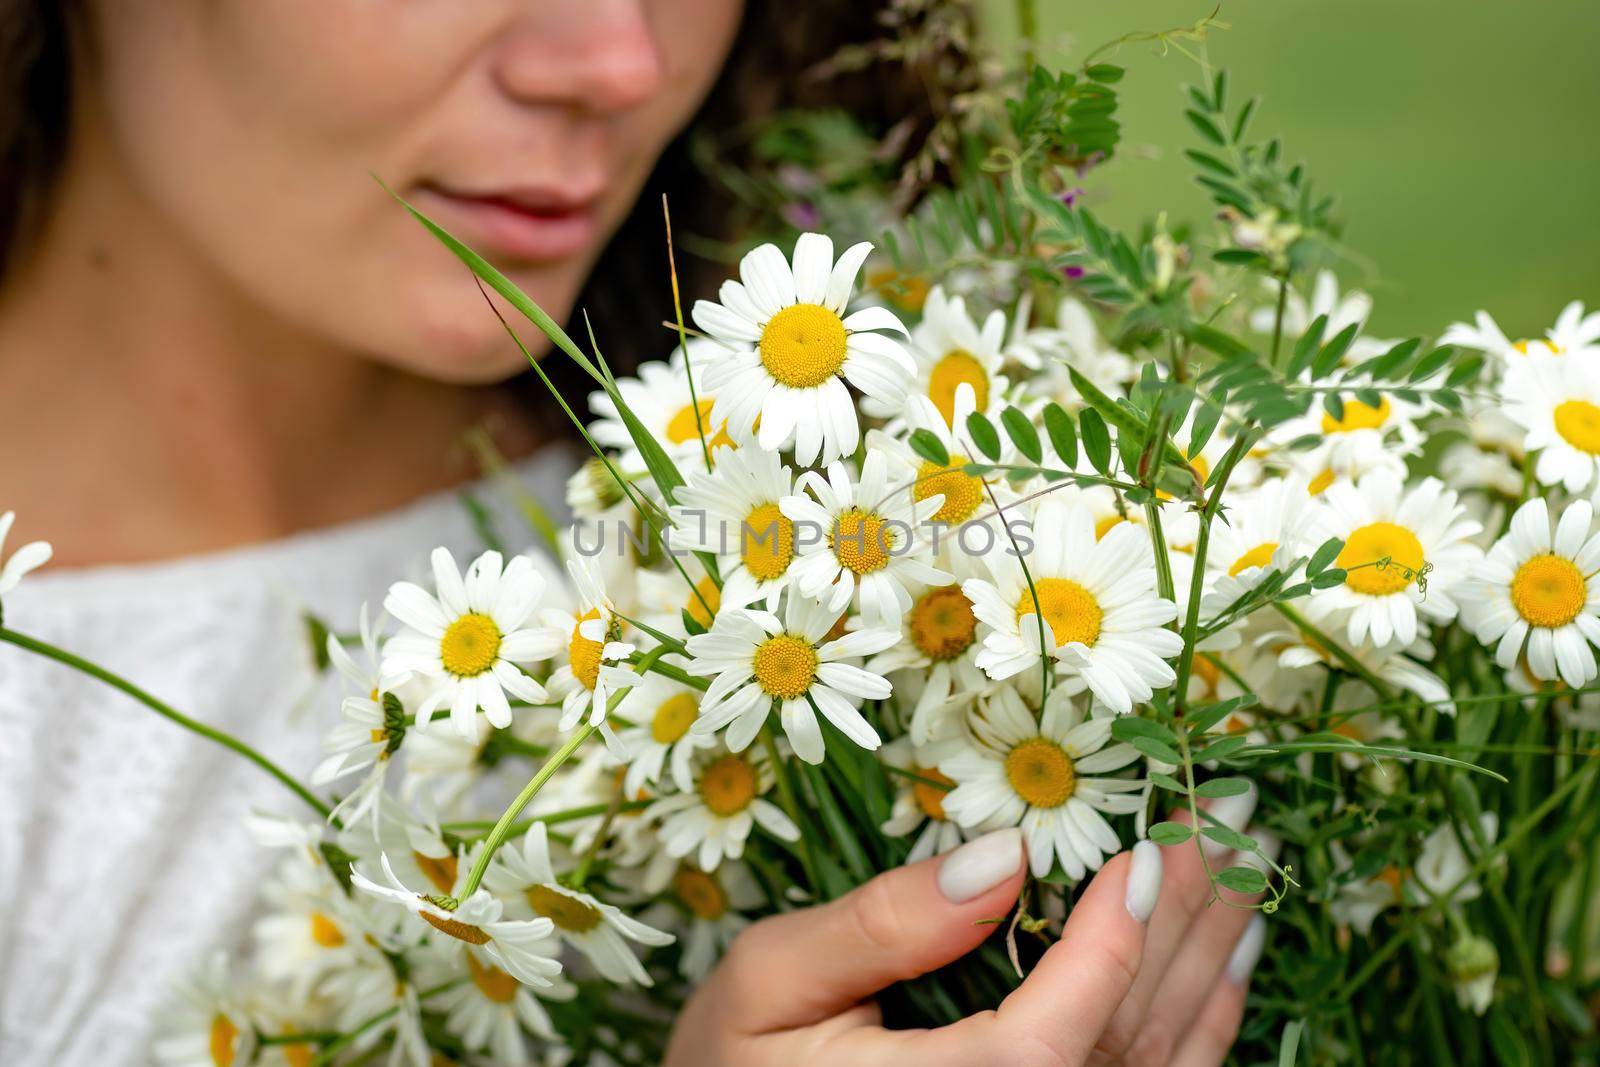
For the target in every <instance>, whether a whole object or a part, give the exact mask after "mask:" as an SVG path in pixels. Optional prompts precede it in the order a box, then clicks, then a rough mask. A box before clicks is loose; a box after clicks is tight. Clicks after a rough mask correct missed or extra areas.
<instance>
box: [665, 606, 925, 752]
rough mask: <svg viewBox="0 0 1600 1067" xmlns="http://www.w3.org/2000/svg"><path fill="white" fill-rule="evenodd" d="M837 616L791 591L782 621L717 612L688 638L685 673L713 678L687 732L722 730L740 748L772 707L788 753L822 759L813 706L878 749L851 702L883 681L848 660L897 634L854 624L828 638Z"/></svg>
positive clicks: (883, 691)
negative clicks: (714, 618) (688, 659)
mask: <svg viewBox="0 0 1600 1067" xmlns="http://www.w3.org/2000/svg"><path fill="white" fill-rule="evenodd" d="M842 618H843V611H842V610H840V609H834V610H829V609H828V608H827V607H826V606H825V605H822V604H818V603H817V602H815V601H813V600H808V599H806V598H805V597H799V596H795V595H793V594H790V596H789V599H788V602H787V603H786V604H785V605H784V612H783V618H782V619H781V620H780V619H779V618H778V616H776V615H774V614H772V613H771V612H766V611H756V610H755V609H752V608H740V609H735V610H725V611H723V612H722V613H721V614H719V615H718V616H717V621H716V624H715V625H713V626H712V627H711V632H710V633H705V634H697V635H695V636H694V637H691V638H689V642H688V648H689V654H690V655H691V656H693V657H694V662H693V663H692V664H690V666H689V673H691V674H696V675H700V676H702V677H711V678H712V679H713V681H712V682H711V685H710V687H709V688H708V689H707V690H706V694H705V698H704V700H703V701H702V703H701V705H700V718H698V719H697V720H695V723H694V725H693V726H692V727H690V730H691V731H693V732H695V733H701V734H712V733H714V732H716V731H718V730H721V729H722V728H723V727H727V728H728V732H727V736H726V741H727V744H728V747H729V748H731V749H732V750H733V751H735V752H743V751H744V750H745V749H746V748H748V747H749V745H750V742H751V741H754V740H755V737H756V734H757V733H759V732H760V731H761V727H762V726H763V724H765V723H766V721H767V716H768V714H769V713H770V712H771V711H772V710H773V708H775V707H776V708H777V709H778V712H779V720H780V722H782V724H783V731H784V733H785V734H787V735H788V738H789V743H790V744H791V745H793V746H794V750H795V754H796V755H797V756H799V757H800V758H801V759H803V760H805V761H806V762H807V763H821V762H822V756H823V739H822V727H821V726H820V725H819V724H818V722H817V715H816V713H817V712H818V711H820V712H822V714H823V716H824V717H825V718H826V719H827V720H828V721H829V722H831V723H832V724H833V725H834V726H836V727H838V728H839V730H840V731H841V732H842V733H843V734H844V735H845V736H846V737H848V738H849V739H850V740H851V741H854V742H855V743H856V744H858V745H860V746H861V747H862V748H865V749H875V748H877V747H878V746H879V745H880V744H882V741H881V740H880V739H879V737H878V732H877V731H876V730H874V729H873V728H872V724H871V723H869V722H867V720H866V718H865V717H864V716H862V714H861V712H860V711H859V710H858V707H859V705H860V703H861V701H862V700H882V699H884V698H886V697H887V696H888V695H889V693H890V691H891V690H890V686H889V683H888V682H887V681H885V680H884V679H883V678H881V677H879V676H877V675H875V674H872V673H870V672H868V671H865V670H863V669H862V668H861V667H859V666H857V665H856V664H855V663H853V662H851V661H853V660H856V659H858V658H860V657H862V656H870V655H872V654H873V653H875V652H882V651H883V650H884V649H886V648H889V647H890V646H891V645H893V644H894V643H895V642H896V641H898V640H899V639H900V635H899V633H898V632H897V631H894V630H885V629H860V630H855V631H852V632H850V633H846V634H844V635H843V636H840V637H837V638H832V637H831V635H832V632H833V630H834V628H835V627H836V626H837V625H838V624H839V622H840V620H841V619H842ZM813 709H815V710H813Z"/></svg>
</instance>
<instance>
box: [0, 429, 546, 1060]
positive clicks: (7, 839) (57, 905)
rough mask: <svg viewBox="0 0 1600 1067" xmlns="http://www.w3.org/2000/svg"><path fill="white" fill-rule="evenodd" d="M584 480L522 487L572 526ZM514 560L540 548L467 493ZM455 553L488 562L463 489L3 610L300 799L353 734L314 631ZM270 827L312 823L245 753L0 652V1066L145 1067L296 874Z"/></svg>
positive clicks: (350, 624)
mask: <svg viewBox="0 0 1600 1067" xmlns="http://www.w3.org/2000/svg"><path fill="white" fill-rule="evenodd" d="M573 465H574V464H573V460H572V458H571V456H570V455H568V454H567V453H564V452H557V451H553V450H550V449H546V450H545V451H544V452H542V453H540V454H539V455H538V456H535V457H533V458H531V459H529V460H527V461H525V462H524V463H522V464H521V465H520V466H519V467H518V468H517V473H518V474H519V475H520V480H521V481H522V482H523V484H524V486H525V488H527V489H529V490H530V491H531V492H532V493H533V495H534V496H535V497H536V498H537V499H539V500H540V501H541V502H543V503H544V504H545V505H546V506H547V507H548V508H550V509H551V510H552V513H553V514H554V513H556V512H557V511H558V509H559V502H560V500H561V499H562V489H563V484H564V480H565V478H566V475H567V474H568V473H569V472H570V471H571V470H572V467H573ZM469 488H470V489H471V490H472V491H473V495H474V497H475V498H476V499H478V500H479V501H480V502H482V503H483V504H485V505H486V506H487V507H488V509H489V512H490V515H491V519H492V521H493V524H494V527H495V529H496V530H497V531H498V533H499V535H500V536H501V537H502V538H503V539H504V543H505V545H506V546H507V548H508V550H516V549H518V548H521V547H523V546H525V545H526V544H527V543H528V541H529V540H530V537H529V536H528V534H527V532H526V531H527V527H526V525H525V524H524V523H523V522H522V520H520V519H519V518H517V517H516V515H515V510H514V507H513V506H512V505H511V504H510V503H509V502H508V501H505V500H503V499H502V496H503V494H500V493H497V492H495V490H494V489H493V488H492V487H490V486H489V485H488V484H487V483H483V484H480V485H478V486H474V487H469ZM440 544H443V545H446V546H448V547H450V549H451V550H452V551H453V552H455V553H456V556H457V559H458V561H460V562H461V563H462V565H463V566H464V565H465V563H466V562H467V559H468V558H470V556H471V555H472V554H474V553H476V552H477V551H479V550H480V549H481V548H482V547H483V542H482V538H481V536H480V534H479V533H478V532H477V530H476V528H475V527H474V524H473V522H472V521H471V519H470V517H469V514H468V512H467V510H466V508H465V506H464V505H463V503H462V502H461V501H460V499H459V497H458V493H457V492H456V491H450V492H446V493H441V494H437V495H435V496H431V497H428V498H425V499H424V500H421V501H419V502H417V503H414V504H412V505H409V506H407V507H405V508H402V509H400V510H398V511H395V512H391V513H388V514H386V515H383V516H380V517H377V518H373V519H367V520H363V521H360V522H355V523H351V524H347V525H342V526H338V527H333V528H329V529H324V530H318V531H313V532H309V533H305V534H300V535H297V536H294V537H291V538H288V539H285V540H282V541H277V542H271V543H268V544H263V545H257V546H250V547H246V548H241V549H236V550H231V551H226V552H220V553H216V554H211V555H206V556H201V557H195V558H191V559H186V560H178V561H174V562H163V563H154V564H145V565H136V566H126V567H97V568H90V569H85V570H81V571H57V572H55V573H51V572H50V571H49V569H48V568H47V569H46V570H44V571H41V572H38V573H35V574H34V575H32V576H30V577H29V578H28V579H26V580H25V581H24V582H23V583H22V585H21V586H20V587H19V588H18V589H16V590H14V591H13V592H12V593H11V594H9V595H8V596H7V597H6V604H5V613H6V623H7V625H9V626H11V627H13V628H15V629H17V630H19V631H21V632H24V633H27V634H29V635H30V636H33V637H37V638H39V639H41V640H44V641H48V642H50V643H51V644H55V645H58V646H60V647H62V648H65V649H67V650H69V651H72V652H75V653H77V654H79V655H82V656H84V657H86V658H87V659H89V660H91V661H93V662H95V663H98V664H100V665H102V666H104V667H106V668H108V669H110V670H112V671H115V672H117V673H119V674H121V675H123V676H124V677H126V678H128V679H130V680H132V681H133V682H135V683H136V684H138V685H140V686H142V687H144V688H145V689H146V690H148V691H149V692H150V693H152V694H154V695H155V696H157V697H158V698H160V699H162V700H164V701H166V702H167V703H169V704H171V705H172V706H173V707H175V708H177V709H178V710H180V711H182V712H184V713H185V714H189V715H192V716H194V717H195V718H198V719H200V720H202V721H204V722H207V723H211V724H214V725H216V726H218V727H220V728H221V729H224V730H226V731H228V732H229V733H231V734H233V735H234V736H236V737H239V738H241V739H243V740H245V741H246V742H247V743H249V744H251V745H253V746H255V747H257V748H259V749H260V750H261V751H263V752H264V753H266V754H267V755H268V756H269V757H270V758H271V759H273V760H275V761H276V762H277V763H278V764H279V765H280V766H282V767H284V768H285V769H286V770H288V771H289V772H290V773H291V774H294V775H296V776H298V777H300V778H301V780H302V781H304V780H305V779H306V778H308V777H309V774H310V771H311V768H312V767H313V766H314V765H315V763H316V761H317V757H318V750H319V745H320V741H321V735H322V733H323V731H324V730H325V729H326V728H327V727H328V726H329V725H331V724H332V723H333V722H334V721H336V720H337V717H338V688H337V687H338V679H337V675H336V673H335V672H329V676H328V677H318V676H317V675H316V673H315V670H314V667H313V661H312V659H311V648H310V643H309V640H308V638H307V630H306V626H305V623H304V621H303V613H304V612H305V611H311V612H313V613H315V614H316V615H317V616H318V617H320V618H322V619H324V620H326V621H327V623H328V624H329V625H330V626H333V627H335V628H337V629H340V630H347V629H348V630H353V629H354V628H355V622H356V618H357V614H358V611H359V609H360V606H361V605H362V603H364V602H365V603H367V604H369V605H371V607H372V610H373V611H377V610H378V608H379V606H380V605H381V603H382V601H383V596H384V593H385V591H386V590H387V588H388V585H389V583H390V582H393V581H395V580H398V579H401V578H411V579H416V580H421V581H427V580H428V579H427V577H426V576H427V574H428V573H429V572H428V553H429V552H430V551H431V550H432V549H433V547H434V546H436V545H440ZM252 811H263V812H272V813H281V814H292V815H294V816H296V817H303V816H306V815H308V814H309V809H307V808H306V807H305V806H304V805H303V804H301V803H300V802H299V801H298V800H296V799H295V797H294V796H293V795H292V794H291V793H289V792H288V791H287V790H285V789H284V788H283V787H282V786H281V785H280V784H279V783H277V782H275V781H273V780H272V779H271V778H269V777H268V776H266V775H265V774H263V773H262V771H261V770H260V769H258V768H257V767H255V766H253V765H251V764H249V763H247V762H245V761H244V760H243V759H241V758H240V757H239V756H238V755H236V754H235V753H233V752H230V751H228V750H226V749H224V748H222V747H220V746H218V745H215V744H213V743H211V742H209V741H206V740H204V739H203V738H200V737H198V736H196V735H194V734H192V733H190V732H188V731H186V730H183V729H180V728H179V727H177V726H176V725H175V724H173V723H170V722H168V721H166V720H165V719H162V718H160V717H159V716H157V715H155V714H154V713H152V712H151V711H150V710H148V709H147V708H145V707H143V706H141V705H139V704H137V703H135V702H134V701H133V700H132V699H130V698H129V697H127V696H124V695H123V694H121V693H118V692H115V691H114V690H112V689H110V688H108V687H106V686H105V685H103V684H101V683H99V682H97V681H95V680H93V679H91V678H87V677H85V676H83V675H81V674H78V673H76V672H74V671H72V670H71V669H69V668H67V667H64V666H62V665H59V664H56V663H53V662H50V661H47V660H45V659H42V658H39V657H36V656H34V655H32V654H31V653H26V652H23V651H22V650H20V649H17V648H14V647H12V646H10V645H0V901H3V902H4V903H3V904H0V1063H3V1064H6V1065H7V1067H35V1065H37V1067H45V1065H49V1067H79V1065H81V1067H120V1065H132V1064H142V1063H145V1062H147V1056H148V1052H147V1049H148V1045H149V1040H150V1028H151V1023H152V1020H153V1017H154V1015H155V1013H156V1012H157V1011H158V1010H159V1009H160V1008H161V1007H162V1006H163V1005H164V1004H165V1003H166V1002H167V1001H168V1000H169V998H170V997H171V993H172V989H173V985H174V982H175V981H176V980H177V979H178V978H179V977H181V976H182V975H183V974H185V973H186V972H187V971H189V970H190V969H191V968H193V967H195V966H197V965H198V964H199V963H200V962H201V961H202V960H203V959H204V958H205V956H206V955H207V954H208V953H209V952H211V951H213V950H215V949H217V948H230V947H237V946H239V945H240V944H241V943H242V942H243V940H244V937H245V935H246V934H247V931H248V927H249V918H250V916H251V913H252V910H253V909H254V906H255V901H256V893H257V889H258V886H259V884H260V882H261V881H262V879H263V878H264V877H265V876H266V875H267V874H268V873H269V871H270V870H271V868H272V867H273V866H274V865H275V863H276V862H277V860H278V859H279V857H278V855H277V854H276V853H275V852H274V851H273V850H270V849H267V848H265V847H262V846H260V845H258V844H256V842H255V840H254V839H253V838H252V837H251V835H250V833H249V832H248V830H247V829H246V827H245V820H246V818H247V816H248V815H249V814H250V813H251V812H252Z"/></svg>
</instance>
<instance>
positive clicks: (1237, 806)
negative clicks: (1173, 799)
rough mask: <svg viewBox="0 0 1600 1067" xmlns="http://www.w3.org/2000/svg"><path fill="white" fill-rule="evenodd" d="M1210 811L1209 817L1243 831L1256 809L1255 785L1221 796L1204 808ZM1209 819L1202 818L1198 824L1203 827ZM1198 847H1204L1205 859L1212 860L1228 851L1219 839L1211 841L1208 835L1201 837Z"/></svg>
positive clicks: (1228, 826)
mask: <svg viewBox="0 0 1600 1067" xmlns="http://www.w3.org/2000/svg"><path fill="white" fill-rule="evenodd" d="M1206 810H1207V811H1209V812H1210V813H1211V818H1212V819H1215V820H1216V821H1217V822H1219V823H1221V824H1222V825H1223V826H1226V827H1227V828H1228V829H1230V830H1239V831H1243V830H1244V828H1245V825H1246V824H1247V823H1249V822H1250V816H1252V815H1254V814H1255V810H1256V787H1255V786H1254V785H1252V786H1251V787H1250V788H1249V789H1248V790H1246V791H1245V792H1243V793H1235V794H1234V795H1233V796H1231V797H1221V798H1219V799H1218V800H1217V801H1216V803H1214V804H1212V805H1211V807H1209V808H1207V809H1206ZM1210 821H1211V820H1210V819H1205V818H1202V819H1201V820H1200V825H1201V826H1202V827H1203V826H1205V825H1207V824H1208V823H1209V822H1210ZM1200 847H1201V848H1203V849H1205V853H1206V859H1209V860H1214V859H1216V858H1218V857H1219V856H1221V855H1222V854H1223V853H1225V852H1227V851H1228V846H1227V845H1224V844H1222V843H1221V842H1220V841H1213V840H1211V838H1209V837H1202V838H1201V840H1200Z"/></svg>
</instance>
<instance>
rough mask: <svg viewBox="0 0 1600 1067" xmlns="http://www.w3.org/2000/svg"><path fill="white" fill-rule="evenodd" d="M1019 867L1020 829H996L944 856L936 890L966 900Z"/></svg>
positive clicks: (949, 897) (958, 901) (954, 901)
mask: <svg viewBox="0 0 1600 1067" xmlns="http://www.w3.org/2000/svg"><path fill="white" fill-rule="evenodd" d="M1021 867H1022V831H1021V830H1018V829H1017V828H1016V827H1012V828H1011V829H1009V830H996V831H995V832H994V833H992V834H985V835H984V836H982V837H980V838H978V839H977V840H976V841H968V842H967V843H966V844H964V845H962V846H961V847H960V848H958V849H956V850H955V851H954V852H952V853H950V855H948V856H946V857H945V858H944V863H943V864H941V865H940V867H939V892H941V893H943V894H944V898H945V899H946V900H948V901H949V902H950V903H952V904H965V903H966V902H967V901H969V900H971V899H973V898H974V897H980V896H982V895H983V894H985V893H987V892H988V891H989V890H991V889H993V888H994V887H995V886H997V885H999V884H1000V883H1001V882H1003V881H1005V880H1006V879H1007V878H1010V877H1011V876H1012V875H1013V874H1016V873H1017V871H1018V870H1019V869H1020V868H1021Z"/></svg>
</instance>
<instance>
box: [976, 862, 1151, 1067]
mask: <svg viewBox="0 0 1600 1067" xmlns="http://www.w3.org/2000/svg"><path fill="white" fill-rule="evenodd" d="M1161 886H1162V851H1161V848H1160V846H1158V845H1156V844H1155V843H1154V842H1150V841H1141V842H1140V843H1139V844H1138V845H1136V846H1135V847H1134V848H1133V850H1132V851H1131V852H1124V853H1121V854H1119V855H1117V856H1116V857H1114V858H1113V859H1112V860H1111V861H1110V862H1109V863H1107V864H1106V865H1105V867H1104V868H1103V869H1102V870H1101V871H1100V873H1099V874H1097V875H1095V877H1094V880H1093V881H1092V882H1090V883H1089V888H1088V889H1086V890H1085V891H1084V894H1083V896H1082V897H1081V898H1079V900H1078V902H1077V904H1075V905H1074V906H1073V908H1072V914H1071V915H1070V916H1068V918H1067V925H1066V929H1065V930H1063V931H1062V934H1061V940H1060V941H1058V942H1056V943H1055V944H1054V945H1052V946H1051V947H1050V950H1049V951H1048V952H1046V953H1045V954H1044V957H1043V958H1042V959H1041V960H1040V961H1039V964H1038V966H1037V967H1035V968H1034V969H1033V973H1031V974H1029V975H1028V978H1027V980H1026V981H1024V982H1023V983H1022V985H1021V986H1020V987H1019V988H1018V989H1017V990H1016V991H1014V992H1013V993H1012V994H1011V995H1010V996H1009V997H1007V998H1006V999H1005V1002H1004V1003H1003V1004H1001V1006H1000V1010H999V1012H998V1014H997V1016H996V1019H995V1022H996V1028H997V1030H998V1034H999V1037H998V1040H1001V1041H1004V1042H1006V1043H1007V1047H1017V1048H1021V1049H1023V1050H1025V1051H1028V1050H1031V1051H1033V1052H1036V1053H1041V1054H1042V1055H1041V1056H1040V1060H1041V1062H1059V1063H1062V1064H1078V1063H1082V1062H1083V1061H1084V1059H1085V1058H1086V1057H1087V1056H1088V1054H1089V1051H1090V1050H1091V1049H1092V1048H1093V1047H1094V1045H1095V1043H1096V1041H1097V1040H1098V1039H1099V1037H1100V1034H1101V1033H1102V1031H1104V1030H1105V1027H1106V1024H1107V1023H1108V1022H1110V1020H1111V1018H1112V1016H1113V1014H1115V1012H1116V1010H1117V1006H1118V1005H1119V1004H1121V1003H1122V1001H1123V999H1124V998H1125V997H1126V996H1127V994H1128V991H1129V990H1130V989H1131V988H1132V986H1133V983H1134V980H1135V978H1136V977H1137V976H1138V974H1139V969H1140V965H1141V961H1142V959H1143V956H1144V949H1145V937H1146V926H1145V923H1146V922H1147V921H1148V920H1149V918H1150V916H1151V915H1152V914H1153V913H1154V911H1155V909H1156V908H1157V906H1158V903H1157V901H1158V897H1159V894H1160V892H1161ZM963 1025H965V1024H961V1023H958V1024H957V1026H956V1027H955V1028H951V1029H958V1028H960V1027H961V1026H963ZM1052 1057H1053V1059H1052ZM973 1062H980V1061H978V1060H974V1061H973Z"/></svg>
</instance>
